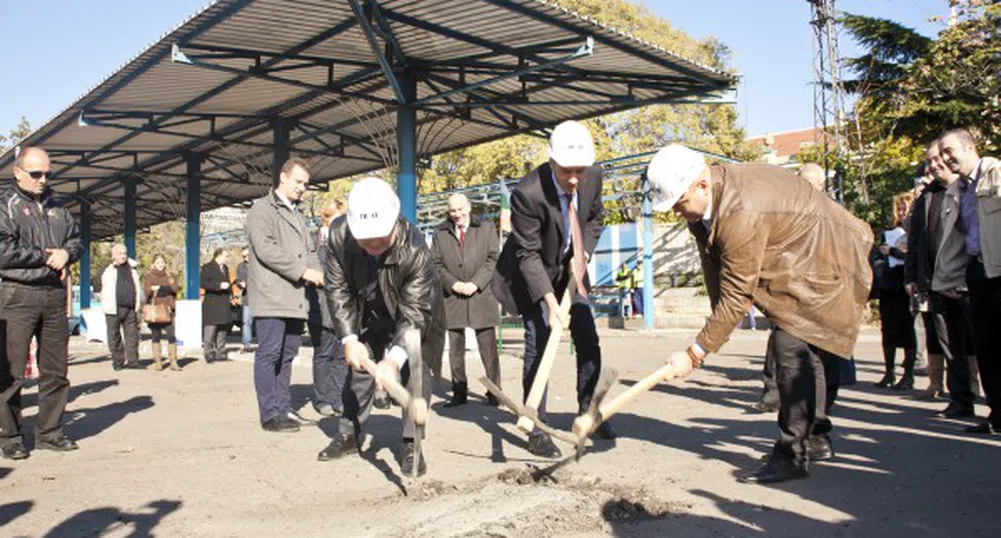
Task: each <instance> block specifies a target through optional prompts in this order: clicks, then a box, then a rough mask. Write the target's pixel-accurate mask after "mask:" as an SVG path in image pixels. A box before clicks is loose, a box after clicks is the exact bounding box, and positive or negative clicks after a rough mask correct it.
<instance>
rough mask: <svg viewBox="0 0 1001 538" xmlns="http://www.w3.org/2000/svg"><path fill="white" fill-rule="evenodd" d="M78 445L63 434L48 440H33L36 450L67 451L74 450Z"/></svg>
mask: <svg viewBox="0 0 1001 538" xmlns="http://www.w3.org/2000/svg"><path fill="white" fill-rule="evenodd" d="M78 448H80V447H78V446H77V445H76V443H74V442H73V440H72V439H70V438H69V437H66V436H65V435H60V436H59V437H55V438H53V439H48V440H45V441H43V440H41V439H39V440H37V441H35V449H37V450H55V451H56V452H69V451H71V450H76V449H78Z"/></svg>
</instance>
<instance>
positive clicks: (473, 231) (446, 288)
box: [431, 217, 500, 329]
mask: <svg viewBox="0 0 1001 538" xmlns="http://www.w3.org/2000/svg"><path fill="white" fill-rule="evenodd" d="M496 230H497V229H496V228H494V224H493V223H492V222H490V221H481V220H480V219H479V218H477V217H472V218H471V219H470V222H469V228H468V229H467V230H466V239H465V244H464V246H463V247H462V248H459V239H458V238H457V237H455V223H453V222H452V221H451V220H449V219H445V222H443V223H441V224H440V225H438V228H437V229H436V230H435V236H434V244H433V245H432V247H431V257H432V258H433V259H434V262H435V265H437V266H438V274H439V275H441V288H442V292H444V294H445V321H446V323H447V325H448V328H449V329H464V328H466V327H472V328H474V329H485V328H487V327H496V326H497V323H499V322H500V319H499V316H498V312H497V299H494V292H493V290H492V289H491V286H490V280H491V279H492V278H493V275H494V269H495V268H496V266H497V256H498V255H499V253H500V248H498V246H497V243H498V239H497V231H496ZM456 282H472V283H473V284H476V287H477V288H479V290H477V291H476V293H474V294H473V295H472V296H470V297H466V296H461V295H456V294H455V292H453V291H452V286H454V285H455V283H456Z"/></svg>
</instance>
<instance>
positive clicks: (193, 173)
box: [184, 153, 202, 300]
mask: <svg viewBox="0 0 1001 538" xmlns="http://www.w3.org/2000/svg"><path fill="white" fill-rule="evenodd" d="M187 160H188V203H187V227H186V229H185V230H184V297H185V298H186V299H190V300H197V299H198V290H199V289H200V288H201V278H200V274H199V270H200V269H201V214H202V201H201V191H202V183H201V179H202V178H201V169H202V155H201V154H200V153H189V154H188V156H187Z"/></svg>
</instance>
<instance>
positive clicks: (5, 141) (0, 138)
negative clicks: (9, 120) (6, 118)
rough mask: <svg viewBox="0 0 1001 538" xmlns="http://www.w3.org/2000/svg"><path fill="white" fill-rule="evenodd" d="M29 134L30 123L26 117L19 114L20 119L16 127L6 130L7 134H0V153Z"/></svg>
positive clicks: (15, 144)
mask: <svg viewBox="0 0 1001 538" xmlns="http://www.w3.org/2000/svg"><path fill="white" fill-rule="evenodd" d="M30 134H31V124H30V123H29V122H28V118H25V117H24V116H21V121H19V122H18V123H17V127H14V128H12V129H10V130H9V131H7V136H4V135H2V134H0V155H2V154H4V153H6V152H7V151H9V150H10V149H11V148H13V147H14V146H17V145H18V144H20V143H21V141H22V140H24V139H25V138H27V137H28V135H30Z"/></svg>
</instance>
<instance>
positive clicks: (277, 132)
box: [271, 118, 292, 186]
mask: <svg viewBox="0 0 1001 538" xmlns="http://www.w3.org/2000/svg"><path fill="white" fill-rule="evenodd" d="M291 124H292V122H290V121H289V120H287V119H285V118H276V119H275V120H273V121H272V122H271V128H272V130H273V131H274V146H275V147H274V150H273V152H272V156H273V160H272V163H271V185H272V186H275V185H277V184H278V176H279V175H281V171H282V166H283V165H284V164H285V161H287V160H288V157H289V151H288V147H289V135H290V134H291V133H292V126H291Z"/></svg>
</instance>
